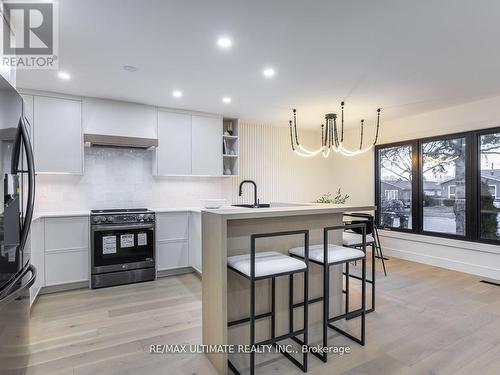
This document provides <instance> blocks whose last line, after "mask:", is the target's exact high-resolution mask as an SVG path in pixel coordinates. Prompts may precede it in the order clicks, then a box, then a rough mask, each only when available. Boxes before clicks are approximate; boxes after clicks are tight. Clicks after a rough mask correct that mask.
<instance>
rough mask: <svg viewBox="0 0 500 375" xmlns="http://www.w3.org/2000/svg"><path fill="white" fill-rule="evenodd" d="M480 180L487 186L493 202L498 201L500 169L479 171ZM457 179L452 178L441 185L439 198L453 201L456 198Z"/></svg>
mask: <svg viewBox="0 0 500 375" xmlns="http://www.w3.org/2000/svg"><path fill="white" fill-rule="evenodd" d="M481 180H482V181H483V182H484V183H486V184H487V185H488V190H489V192H490V194H491V196H492V197H493V198H494V199H495V200H500V169H491V170H483V171H481ZM456 188H457V179H456V178H452V179H449V180H446V181H443V182H442V183H441V196H442V197H443V198H448V199H454V198H455V196H456Z"/></svg>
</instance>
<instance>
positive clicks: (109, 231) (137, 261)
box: [91, 223, 155, 274]
mask: <svg viewBox="0 0 500 375" xmlns="http://www.w3.org/2000/svg"><path fill="white" fill-rule="evenodd" d="M154 229H155V225H154V224H153V223H149V224H127V225H93V226H92V228H91V236H92V238H91V240H92V251H91V254H92V259H91V261H92V263H91V267H92V273H94V274H95V273H102V272H113V271H124V270H129V269H136V268H145V267H154V266H155V245H154V244H155V234H154V233H155V231H154Z"/></svg>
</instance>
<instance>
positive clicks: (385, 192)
mask: <svg viewBox="0 0 500 375" xmlns="http://www.w3.org/2000/svg"><path fill="white" fill-rule="evenodd" d="M380 189H381V192H380V193H381V195H382V199H385V200H400V201H403V202H409V201H410V200H411V184H410V182H409V181H404V180H393V181H387V180H386V181H381V183H380Z"/></svg>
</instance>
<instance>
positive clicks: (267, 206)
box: [233, 203, 271, 208]
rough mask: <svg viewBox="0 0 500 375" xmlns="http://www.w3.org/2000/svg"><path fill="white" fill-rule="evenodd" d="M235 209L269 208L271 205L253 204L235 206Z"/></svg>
mask: <svg viewBox="0 0 500 375" xmlns="http://www.w3.org/2000/svg"><path fill="white" fill-rule="evenodd" d="M233 207H245V208H269V207H271V205H270V204H269V203H259V204H258V205H256V206H254V205H253V204H233Z"/></svg>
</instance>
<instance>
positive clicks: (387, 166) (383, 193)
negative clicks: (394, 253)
mask: <svg viewBox="0 0 500 375" xmlns="http://www.w3.org/2000/svg"><path fill="white" fill-rule="evenodd" d="M412 150H413V147H412V145H401V146H397V147H389V148H383V149H380V150H378V155H377V159H378V162H379V170H378V174H379V176H380V179H379V180H380V181H379V184H378V189H379V192H380V193H379V194H378V196H379V197H380V199H379V207H380V215H379V219H378V222H379V224H380V225H381V226H384V227H391V228H399V229H411V227H412V220H411V218H412V216H411V210H412V191H413V189H412V178H413V174H412V170H413V165H412Z"/></svg>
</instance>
